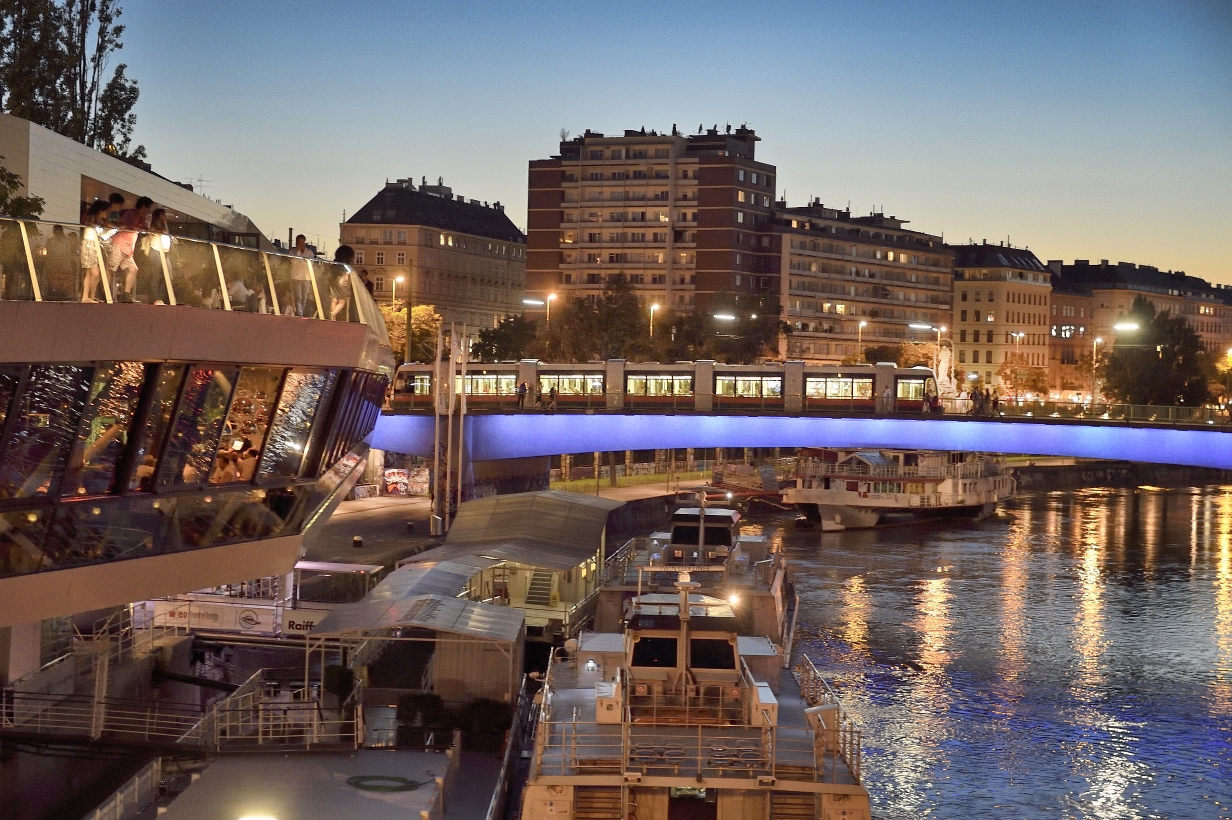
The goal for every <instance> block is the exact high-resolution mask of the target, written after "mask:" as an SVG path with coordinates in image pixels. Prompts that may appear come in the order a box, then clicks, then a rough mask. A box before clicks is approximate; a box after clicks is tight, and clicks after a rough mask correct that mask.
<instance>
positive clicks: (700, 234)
mask: <svg viewBox="0 0 1232 820" xmlns="http://www.w3.org/2000/svg"><path fill="white" fill-rule="evenodd" d="M758 139H759V138H758V137H757V135H756V134H755V133H754V132H753V131H752V129H749V128H744V127H740V128H737V129H735V130H734V131H733V130H732V128H731V127H730V126H728V128H727V130H726V131H725V132H721V131H720V130H719V129H718V128H717V127H714V128H710V129H708V130H705V131H704V132H703V131H702V130H701V129H700V128H699V133H698V134H696V135H690V136H686V135H684V134H681V133H679V132H678V131H677V130H676V129H675V128H673V129H672V133H671V134H659V133H657V132H655V131H649V132H647V131H645V130H644V129H643V130H640V131H625V132H624V134H623V135H622V136H605V135H604V134H599V133H596V132H593V131H589V130H588V131H586V132H585V133H584V134H582V135H581V136H579V137H575V138H573V139H566V140H562V141H561V143H560V147H559V151H560V153H559V154H558V155H556V156H553V157H551V158H549V159H543V160H533V161H532V162H531V163H530V168H529V177H528V180H529V181H528V203H527V207H528V214H527V264H526V280H527V282H526V291H527V296H529V297H533V298H534V299H535V300H536V301H541V302H545V303H546V302H548V301H549V297H552V298H562V297H564V296H566V295H569V296H580V297H586V296H596V295H598V294H600V293H601V292H602V291H603V288H604V286H605V285H606V284H607V283H609V282H610V281H612V280H613V279H623V280H624V281H625V282H628V283H629V284H631V285H632V287H633V288H634V290H635V291H636V292H637V293H638V296H639V298H640V299H642V300H643V302H645V303H646V304H648V305H649V304H659V305H661V306H664V307H667V306H670V307H671V308H672V309H674V310H680V311H684V310H691V309H693V308H698V309H701V310H712V309H718V308H723V309H732V308H735V307H737V306H738V305H739V303H740V302H741V300H744V301H752V300H753V299H756V298H758V297H762V296H767V295H768V296H774V295H776V294H777V293H778V277H779V264H778V258H777V257H778V253H779V249H778V246H777V243H776V241H775V237H774V234H773V232H772V231H771V230H770V226H771V212H772V208H773V204H774V198H775V196H774V192H775V187H774V185H775V173H776V169H775V167H774V166H773V165H768V164H766V163H763V162H758V161H757V160H756V159H755V158H754V149H755V146H756V143H757V142H758ZM543 309H544V308H539V310H543Z"/></svg>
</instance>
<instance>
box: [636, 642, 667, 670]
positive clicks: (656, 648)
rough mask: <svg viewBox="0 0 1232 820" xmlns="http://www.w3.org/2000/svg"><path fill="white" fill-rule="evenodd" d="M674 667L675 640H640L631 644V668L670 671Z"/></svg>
mask: <svg viewBox="0 0 1232 820" xmlns="http://www.w3.org/2000/svg"><path fill="white" fill-rule="evenodd" d="M675 665H676V639H675V638H641V639H640V640H638V642H637V643H635V644H633V666H651V667H657V668H660V669H664V668H667V669H670V668H672V667H673V666H675Z"/></svg>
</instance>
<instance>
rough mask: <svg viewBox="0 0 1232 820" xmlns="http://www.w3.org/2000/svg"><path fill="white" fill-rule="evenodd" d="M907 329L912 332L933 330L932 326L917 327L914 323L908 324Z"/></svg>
mask: <svg viewBox="0 0 1232 820" xmlns="http://www.w3.org/2000/svg"><path fill="white" fill-rule="evenodd" d="M907 327H909V328H911V329H912V330H932V329H933V326H932V325H919V324H915V323H912V324H909V325H907Z"/></svg>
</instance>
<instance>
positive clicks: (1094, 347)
mask: <svg viewBox="0 0 1232 820" xmlns="http://www.w3.org/2000/svg"><path fill="white" fill-rule="evenodd" d="M1103 343H1104V340H1103V339H1101V338H1100V337H1099V336H1096V337H1095V338H1094V339H1093V340H1092V341H1091V404H1092V405H1094V404H1095V390H1096V388H1098V387H1099V382H1097V381H1096V380H1095V363H1096V362H1097V361H1098V360H1099V346H1100V345H1102V344H1103Z"/></svg>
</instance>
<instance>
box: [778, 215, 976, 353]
mask: <svg viewBox="0 0 1232 820" xmlns="http://www.w3.org/2000/svg"><path fill="white" fill-rule="evenodd" d="M905 224H906V220H902V219H896V218H894V217H892V216H885V215H883V214H870V215H869V216H865V217H852V216H851V212H850V210H842V211H840V210H837V209H835V208H827V207H825V206H824V205H822V204H821V203H820V202H819V201H815V202H813V203H811V204H809V205H808V206H806V207H803V208H788V207H787V205H786V203H785V202H780V203H779V207H778V209H777V210H776V212H775V215H774V230H775V232H776V234H777V236H776V237H775V241H774V242H773V243H772V244H775V245H778V246H779V247H781V248H782V253H781V256H780V260H779V264H780V274H779V283H780V291H779V298H780V301H781V303H782V306H783V309H784V318H785V320H786V321H787V322H788V323H789V324H790V325H791V328H792V332H791V334H789V335H787V336H785V337H784V338H783V339H782V341H781V343H780V349H779V353H780V355H781V356H783V357H785V358H787V359H800V360H804V361H807V362H817V363H826V362H834V363H838V362H842V361H843V360H844V359H846V358H849V357H852V356H856V357H858V358H860V359H863V350H861V348H867V347H870V346H874V345H884V344H897V343H901V342H905V341H922V342H930V343H935V342H936V341H937V333H936V329H940V328H946V329H947V330H948V327H949V325H951V324H952V322H951V318H950V310H951V297H952V291H951V265H952V261H953V255H952V253H951V252H950V250H949V248H947V247H946V246H945V244H944V243H943V242H942V241H941V237H939V236H932V235H930V234H925V233H919V232H917V231H911V230H907V229H905V228H903V225H905ZM943 333H944V331H943Z"/></svg>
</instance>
